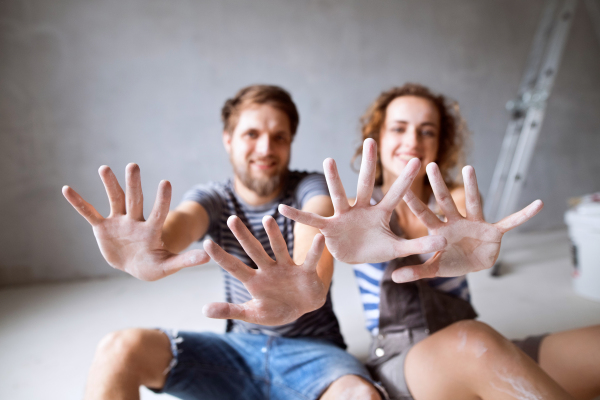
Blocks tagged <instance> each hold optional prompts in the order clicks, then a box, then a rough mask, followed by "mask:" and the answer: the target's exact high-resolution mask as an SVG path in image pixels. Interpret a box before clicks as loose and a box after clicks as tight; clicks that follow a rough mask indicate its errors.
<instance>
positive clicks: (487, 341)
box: [448, 320, 516, 360]
mask: <svg viewBox="0 0 600 400" xmlns="http://www.w3.org/2000/svg"><path fill="white" fill-rule="evenodd" d="M448 329H449V332H448V334H449V337H450V342H451V343H450V350H451V351H452V352H455V353H457V354H459V355H461V356H466V357H468V358H470V359H474V360H479V359H485V358H489V357H501V356H503V355H507V352H509V353H511V354H512V353H513V352H514V351H516V349H514V346H512V344H511V342H510V341H509V340H508V339H506V338H504V337H503V336H502V335H501V334H500V333H498V332H497V331H496V330H494V329H493V328H492V327H490V326H489V325H487V324H485V323H483V322H479V321H474V320H468V321H459V322H456V323H454V324H453V325H451V326H450V327H449V328H448Z"/></svg>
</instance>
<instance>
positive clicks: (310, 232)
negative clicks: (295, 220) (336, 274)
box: [293, 224, 333, 287]
mask: <svg viewBox="0 0 600 400" xmlns="http://www.w3.org/2000/svg"><path fill="white" fill-rule="evenodd" d="M318 233H319V230H318V229H316V228H313V227H311V226H307V225H302V224H296V226H295V228H294V258H293V259H294V262H295V263H296V264H302V263H303V262H304V259H305V258H306V254H307V253H308V250H309V249H310V247H311V245H312V241H313V239H314V237H315V235H316V234H318ZM317 274H318V275H319V278H321V280H322V281H323V283H324V284H325V286H327V287H329V285H330V284H331V277H332V275H333V256H332V255H331V253H330V252H329V251H328V250H327V246H325V249H324V250H323V254H322V255H321V259H320V260H319V263H318V265H317Z"/></svg>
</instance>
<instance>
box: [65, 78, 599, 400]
mask: <svg viewBox="0 0 600 400" xmlns="http://www.w3.org/2000/svg"><path fill="white" fill-rule="evenodd" d="M222 120H223V124H224V128H223V144H224V146H225V149H226V150H227V153H228V154H229V158H230V161H231V164H232V166H233V170H234V178H233V180H229V181H227V182H222V183H208V184H202V185H198V186H195V187H193V188H192V189H191V190H189V191H188V192H187V193H186V194H185V196H184V199H183V201H182V202H181V204H179V205H178V206H177V208H175V210H172V211H169V206H170V201H171V186H170V184H169V182H167V181H162V182H160V184H159V188H158V194H157V197H156V201H155V204H154V207H153V209H152V212H151V213H150V215H149V218H148V220H145V219H144V217H143V210H142V204H143V196H142V188H141V182H140V169H139V167H138V166H137V165H135V164H129V165H128V166H127V168H126V189H125V192H123V190H122V188H121V186H120V185H119V183H118V181H117V179H116V177H115V175H114V174H113V172H112V171H111V170H110V168H108V167H106V166H103V167H101V168H100V170H99V173H100V177H101V179H102V182H103V183H104V186H105V188H106V191H107V194H108V198H109V201H110V206H111V212H110V215H109V217H108V218H104V217H102V216H101V215H100V214H99V213H98V212H97V211H96V210H95V209H94V208H93V207H92V206H91V205H90V204H89V203H87V202H86V201H85V200H83V198H81V196H79V195H78V194H77V193H76V192H75V191H74V190H73V189H71V188H70V187H67V186H65V187H64V188H63V193H64V195H65V197H66V198H67V200H68V201H69V202H70V203H71V204H72V205H73V207H74V208H75V209H76V210H77V211H78V212H79V213H80V214H81V215H83V216H84V217H85V218H86V219H87V221H88V222H89V223H90V224H91V225H92V226H93V231H94V234H95V236H96V239H97V241H98V244H99V247H100V251H101V252H102V255H103V256H104V258H105V259H106V261H107V262H108V263H109V264H110V265H111V266H113V267H114V268H117V269H120V270H123V271H125V272H127V273H129V274H131V275H133V276H134V277H136V278H138V279H142V280H148V281H152V280H157V279H161V278H163V277H165V276H167V275H170V274H173V273H175V272H177V271H179V270H180V269H182V268H185V267H190V266H195V265H200V264H203V263H206V262H208V261H209V259H211V258H212V259H213V260H214V261H215V262H216V263H218V264H219V265H220V266H221V267H222V268H223V270H224V278H225V294H226V300H227V302H226V303H211V304H208V305H206V306H205V307H204V309H203V312H204V314H205V315H207V316H208V317H211V318H222V319H227V333H225V334H215V333H208V332H204V333H198V332H178V331H173V330H167V329H127V330H123V331H119V332H114V333H111V334H109V335H108V336H106V337H105V338H104V339H103V340H102V341H101V342H100V344H99V346H98V349H97V352H96V355H95V358H94V361H93V363H92V367H91V371H90V374H89V379H88V383H87V387H86V393H85V398H86V399H88V400H89V399H136V398H139V388H140V386H141V385H143V386H146V387H148V388H150V389H151V390H154V391H156V392H164V393H169V394H171V395H173V396H176V397H179V398H182V399H219V400H222V399H249V400H254V399H413V398H414V399H417V400H424V399H438V400H439V399H526V400H538V399H571V398H581V399H586V398H588V399H589V398H593V397H594V396H596V395H598V394H600V361H599V360H600V354H599V353H600V327H598V326H596V327H589V328H584V329H579V330H574V331H569V332H562V333H558V334H553V335H544V336H536V337H529V338H527V339H525V340H522V341H513V342H511V341H509V340H507V339H505V338H504V337H502V336H501V335H500V334H499V333H497V332H496V331H494V330H493V329H492V328H490V327H489V326H487V325H485V324H483V323H481V322H477V321H475V320H474V318H475V317H476V316H477V314H476V313H475V311H474V309H473V307H472V306H471V304H470V301H469V300H470V298H469V288H468V285H467V280H466V277H465V274H467V273H468V272H472V271H478V270H482V269H485V268H490V267H491V266H492V265H493V264H494V262H495V260H496V258H497V257H498V252H499V250H500V242H501V239H502V235H503V234H504V233H505V232H507V231H509V230H510V229H512V228H514V227H516V226H518V225H520V224H522V223H524V222H525V221H527V220H528V219H530V218H531V217H533V216H534V215H535V214H536V213H537V212H538V211H539V210H541V208H542V203H541V201H535V202H533V203H532V204H531V205H529V206H528V207H526V208H525V209H523V210H521V211H519V212H517V213H515V214H513V215H511V216H509V217H507V218H505V219H503V220H502V221H500V222H498V223H496V224H490V223H487V222H485V221H484V219H483V213H482V209H481V199H480V195H479V190H478V188H477V181H476V178H475V171H474V170H473V168H472V167H465V168H463V170H462V175H463V181H464V186H463V185H462V184H459V183H458V182H457V181H456V179H455V176H454V175H453V173H452V171H454V170H456V168H457V167H458V166H459V163H460V161H461V159H462V157H461V156H462V150H463V146H462V144H463V141H464V139H465V136H466V133H467V132H466V126H465V124H464V122H463V120H462V118H461V116H460V112H459V110H458V106H457V105H456V104H455V103H452V102H450V101H449V100H447V99H446V98H445V97H444V96H441V95H437V94H434V93H432V92H431V91H430V90H429V89H428V88H426V87H424V86H420V85H415V84H406V85H404V86H402V87H398V88H393V89H391V90H389V91H387V92H384V93H382V94H381V95H380V96H379V97H378V98H377V99H376V100H375V102H374V103H373V104H372V105H371V106H370V108H369V109H368V111H367V113H366V114H365V116H364V117H363V118H362V120H361V121H362V134H363V139H364V143H363V146H362V148H361V149H358V150H357V154H356V156H361V154H362V160H361V167H360V173H359V177H358V189H357V197H356V199H348V198H347V196H346V194H345V191H344V187H343V186H342V183H341V180H340V177H339V175H338V172H337V169H336V165H335V162H334V161H333V160H331V159H327V160H325V162H324V165H323V166H324V172H325V175H324V176H323V175H322V174H319V173H307V172H299V171H290V170H288V164H289V161H290V152H291V143H292V141H293V139H294V135H295V133H296V129H297V127H298V123H299V116H298V112H297V110H296V106H295V104H294V102H293V101H292V99H291V97H290V95H289V94H288V93H287V92H286V91H285V90H283V89H281V88H279V87H276V86H267V85H255V86H249V87H246V88H243V89H242V90H240V91H239V92H238V93H237V94H236V95H235V96H234V97H233V98H231V99H229V100H227V101H226V102H225V105H224V106H223V109H222ZM207 235H208V236H210V238H211V239H212V240H205V241H204V251H203V250H191V251H188V252H186V253H182V254H178V253H180V252H181V251H182V250H184V249H185V248H187V247H188V246H189V245H190V244H191V243H192V242H195V241H198V240H201V239H202V238H204V237H205V236H207ZM334 258H335V259H337V260H340V261H343V262H347V263H350V264H353V265H354V270H355V274H356V278H357V283H358V286H359V288H360V292H361V298H362V301H363V305H364V312H365V317H366V322H367V328H368V329H369V330H370V332H371V333H372V336H373V342H372V344H371V350H370V354H369V359H368V360H367V363H366V366H364V365H363V364H362V363H361V362H360V361H358V360H357V359H356V358H355V357H353V356H352V355H350V354H348V353H347V352H346V351H345V350H344V349H345V344H344V341H343V339H342V336H341V334H340V329H339V325H338V322H337V319H336V317H335V314H334V312H333V308H332V304H331V298H330V293H329V288H330V283H331V277H332V273H333V262H334V261H333V260H334ZM515 312H518V311H517V310H515Z"/></svg>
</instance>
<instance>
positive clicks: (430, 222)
mask: <svg viewBox="0 0 600 400" xmlns="http://www.w3.org/2000/svg"><path fill="white" fill-rule="evenodd" d="M462 173H463V179H464V181H465V187H464V190H463V193H464V203H465V214H464V216H463V215H461V213H460V212H459V211H460V210H459V208H458V207H457V205H456V204H455V198H456V199H458V200H460V191H457V192H456V197H455V196H453V195H451V194H450V192H449V190H448V188H447V187H446V184H445V183H444V179H443V178H442V174H441V172H440V169H439V168H438V166H437V165H436V164H435V163H431V164H429V165H428V166H427V176H428V177H429V182H431V188H432V189H433V193H434V195H435V198H436V200H437V203H438V205H439V207H440V208H441V210H442V212H443V213H444V215H445V216H446V221H445V222H444V221H440V219H438V217H437V216H436V215H435V214H434V213H433V212H432V211H431V210H430V209H429V208H428V207H427V206H426V205H425V204H424V203H423V202H422V201H421V200H420V199H419V198H418V197H416V196H415V195H414V194H413V193H412V192H411V191H409V192H407V193H406V195H405V196H404V200H405V201H406V203H407V204H408V206H409V207H410V209H411V211H412V212H413V213H414V214H415V215H416V216H417V217H419V219H420V220H421V221H422V222H423V223H424V224H425V226H427V229H429V231H430V232H431V233H432V234H435V235H443V236H444V237H445V238H446V240H447V242H448V246H447V247H446V248H445V249H443V250H442V251H439V252H437V253H436V254H435V255H434V256H433V257H432V258H431V259H429V260H428V261H427V262H426V263H424V264H423V265H418V266H407V267H402V268H399V269H397V270H396V271H394V273H393V274H392V279H393V280H394V281H395V282H409V281H414V280H417V279H422V278H433V277H436V276H446V277H450V276H459V275H464V274H466V273H469V272H474V271H480V270H482V269H487V268H491V267H492V266H493V265H494V263H495V262H496V259H497V258H498V254H499V253H500V243H501V241H502V236H503V235H504V234H505V233H506V232H508V231H510V230H511V229H513V228H515V227H517V226H519V225H521V224H523V223H525V222H526V221H528V220H529V219H531V218H532V217H533V216H534V215H536V214H537V213H538V212H540V210H541V209H542V207H543V206H544V204H543V203H542V201H541V200H536V201H534V202H533V203H531V204H530V205H529V206H527V207H525V208H524V209H522V210H521V211H518V212H516V213H514V214H512V215H509V216H508V217H506V218H504V219H502V220H501V221H499V222H497V223H495V224H490V223H488V222H486V221H485V220H484V219H483V210H482V206H481V196H480V194H479V189H478V187H477V178H476V177H475V170H474V169H473V167H471V166H466V167H464V168H463V171H462Z"/></svg>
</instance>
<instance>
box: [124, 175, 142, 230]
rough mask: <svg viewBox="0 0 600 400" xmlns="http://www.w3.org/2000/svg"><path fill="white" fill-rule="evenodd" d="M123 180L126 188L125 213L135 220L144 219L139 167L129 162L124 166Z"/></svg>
mask: <svg viewBox="0 0 600 400" xmlns="http://www.w3.org/2000/svg"><path fill="white" fill-rule="evenodd" d="M125 181H126V188H127V196H126V200H127V201H126V202H127V215H128V216H129V217H131V218H133V219H135V220H138V221H143V220H144V195H143V194H142V180H141V176H140V167H138V165H137V164H134V163H129V164H127V168H125Z"/></svg>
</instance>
